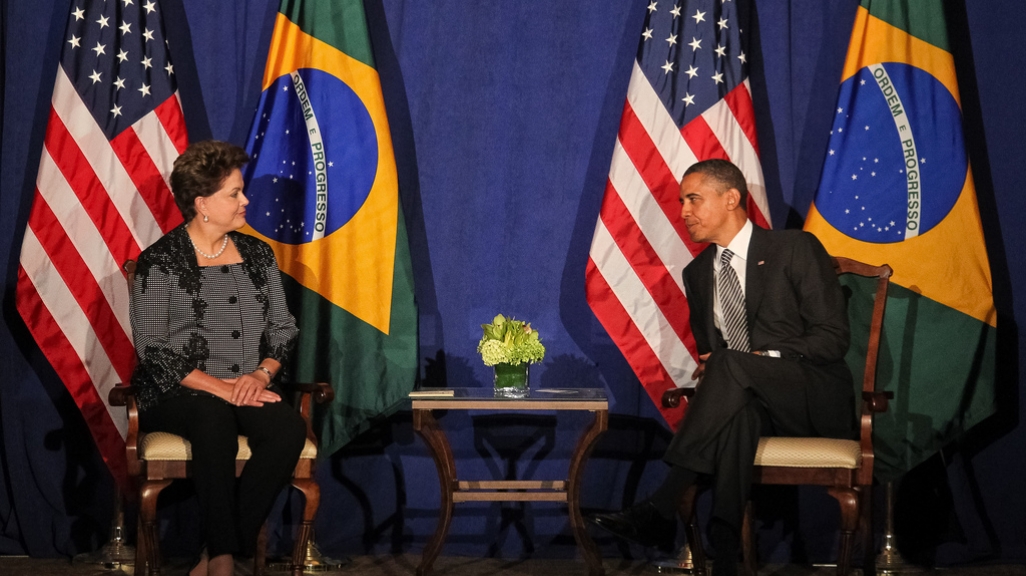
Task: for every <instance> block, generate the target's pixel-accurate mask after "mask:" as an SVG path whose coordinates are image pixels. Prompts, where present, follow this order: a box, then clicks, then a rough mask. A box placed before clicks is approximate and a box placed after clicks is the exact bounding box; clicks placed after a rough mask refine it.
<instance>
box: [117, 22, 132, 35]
mask: <svg viewBox="0 0 1026 576" xmlns="http://www.w3.org/2000/svg"><path fill="white" fill-rule="evenodd" d="M118 29H119V30H121V34H122V35H124V34H131V33H132V25H131V24H130V23H128V22H122V23H121V26H118Z"/></svg>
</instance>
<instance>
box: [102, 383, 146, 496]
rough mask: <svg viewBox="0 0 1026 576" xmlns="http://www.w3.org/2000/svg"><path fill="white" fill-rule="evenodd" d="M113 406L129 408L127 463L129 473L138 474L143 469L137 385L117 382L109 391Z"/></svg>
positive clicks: (109, 400)
mask: <svg viewBox="0 0 1026 576" xmlns="http://www.w3.org/2000/svg"><path fill="white" fill-rule="evenodd" d="M107 402H109V403H110V405H111V406H125V407H127V408H128V432H127V433H126V434H125V464H126V465H127V468H128V473H129V474H130V475H132V476H137V475H139V473H140V472H141V471H142V462H140V461H139V406H138V405H137V404H136V403H135V387H134V386H132V385H130V384H116V385H114V387H113V388H111V389H110V392H108V393H107Z"/></svg>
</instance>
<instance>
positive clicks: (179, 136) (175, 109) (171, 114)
mask: <svg viewBox="0 0 1026 576" xmlns="http://www.w3.org/2000/svg"><path fill="white" fill-rule="evenodd" d="M153 111H154V112H155V113H156V114H157V119H158V120H160V124H161V125H162V126H163V127H164V132H167V136H168V138H170V139H171V142H172V143H173V144H174V145H175V150H177V151H178V153H179V154H181V153H182V152H185V148H186V146H188V145H189V135H188V134H186V132H185V116H184V115H182V107H181V106H180V105H179V104H178V94H177V93H175V94H172V95H171V97H170V98H168V99H167V100H164V102H163V103H162V104H161V105H160V106H157V107H156V108H154V109H153Z"/></svg>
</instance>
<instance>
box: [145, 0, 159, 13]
mask: <svg viewBox="0 0 1026 576" xmlns="http://www.w3.org/2000/svg"><path fill="white" fill-rule="evenodd" d="M143 8H145V9H146V13H147V14H149V13H150V12H153V11H154V10H156V9H157V5H156V4H154V3H153V0H150V1H149V2H147V3H146V4H144V5H143Z"/></svg>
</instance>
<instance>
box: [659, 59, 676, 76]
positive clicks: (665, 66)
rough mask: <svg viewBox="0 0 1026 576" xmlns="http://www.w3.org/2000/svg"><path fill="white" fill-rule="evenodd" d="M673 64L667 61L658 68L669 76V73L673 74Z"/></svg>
mask: <svg viewBox="0 0 1026 576" xmlns="http://www.w3.org/2000/svg"><path fill="white" fill-rule="evenodd" d="M673 64H674V63H673V62H670V61H669V60H667V61H666V64H663V65H662V66H660V68H662V69H663V73H665V74H669V73H670V72H673Z"/></svg>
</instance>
